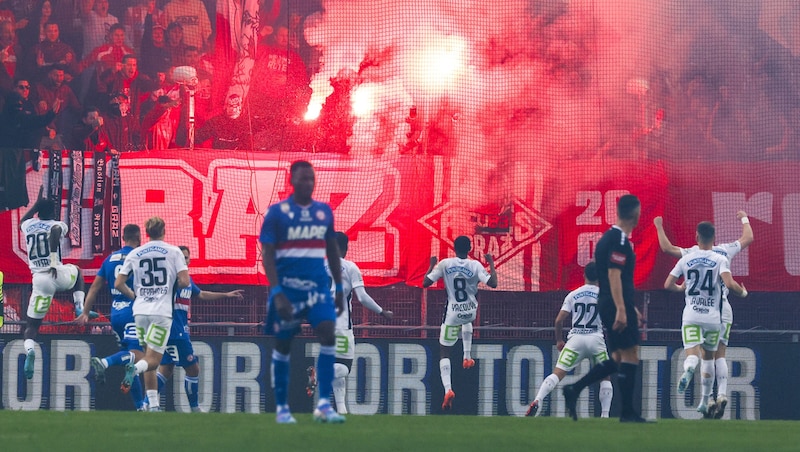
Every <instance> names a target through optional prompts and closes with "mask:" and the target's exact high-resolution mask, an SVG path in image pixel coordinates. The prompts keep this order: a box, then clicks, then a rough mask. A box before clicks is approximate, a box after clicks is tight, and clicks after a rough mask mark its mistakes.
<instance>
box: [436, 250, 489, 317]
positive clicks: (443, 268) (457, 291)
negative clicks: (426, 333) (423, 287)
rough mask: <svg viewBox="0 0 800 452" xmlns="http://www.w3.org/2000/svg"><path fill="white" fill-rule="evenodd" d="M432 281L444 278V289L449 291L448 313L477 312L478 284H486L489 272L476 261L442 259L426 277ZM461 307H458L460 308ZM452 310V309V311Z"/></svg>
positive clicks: (454, 258)
mask: <svg viewBox="0 0 800 452" xmlns="http://www.w3.org/2000/svg"><path fill="white" fill-rule="evenodd" d="M426 277H427V278H428V279H430V280H431V281H436V280H438V279H439V278H441V277H444V288H445V289H446V290H447V305H448V308H449V309H448V311H450V310H451V309H453V310H456V311H458V310H460V309H463V310H475V309H477V308H478V300H477V299H476V298H475V296H476V295H477V294H478V282H482V283H484V284H486V282H487V281H489V278H490V275H489V272H487V271H486V269H485V268H484V267H483V265H481V263H480V262H478V261H476V260H474V259H469V258H467V259H461V258H460V257H450V258H447V259H442V261H441V262H439V264H437V265H436V267H435V268H434V269H433V270H432V271H431V272H430V273H428V275H427V276H426ZM459 305H460V307H457V306H459ZM450 308H451V309H450Z"/></svg>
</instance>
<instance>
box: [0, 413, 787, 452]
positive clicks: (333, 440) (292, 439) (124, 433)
mask: <svg viewBox="0 0 800 452" xmlns="http://www.w3.org/2000/svg"><path fill="white" fill-rule="evenodd" d="M295 417H296V418H297V421H298V423H297V424H296V425H276V424H275V415H274V414H272V413H267V414H258V415H257V414H217V413H211V414H181V413H136V412H115V411H95V412H70V411H67V412H55V411H35V412H20V411H7V410H5V411H0V449H1V450H4V451H27V450H43V451H58V450H104V451H105V450H169V451H180V450H193V451H204V450H214V451H226V452H241V451H250V450H270V451H282V450H287V451H294V450H298V451H311V450H316V451H322V450H329V451H348V452H349V451H362V450H363V451H428V450H431V451H451V450H452V451H462V452H463V451H483V450H486V451H495V452H501V451H508V450H519V449H525V450H541V451H568V450H580V451H593V450H601V451H604V452H611V451H626V450H631V451H654V450H678V451H725V452H729V451H739V450H747V451H753V450H769V451H781V450H795V451H796V450H798V449H800V428H798V427H800V424H798V423H797V422H793V421H755V422H753V421H684V420H662V421H659V422H657V423H653V424H646V425H642V424H639V425H631V424H620V423H619V422H618V421H617V420H616V419H581V420H580V421H578V422H573V421H572V420H570V419H565V418H545V417H543V418H514V417H477V416H388V415H377V416H348V419H347V422H346V423H345V424H341V425H323V424H315V423H314V421H313V420H312V418H311V415H310V414H307V413H300V414H296V415H295Z"/></svg>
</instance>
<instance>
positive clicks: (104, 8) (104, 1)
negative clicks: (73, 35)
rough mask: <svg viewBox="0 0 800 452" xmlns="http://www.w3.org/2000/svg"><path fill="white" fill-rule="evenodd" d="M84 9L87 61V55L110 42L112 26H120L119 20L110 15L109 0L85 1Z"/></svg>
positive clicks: (84, 47) (84, 50)
mask: <svg viewBox="0 0 800 452" xmlns="http://www.w3.org/2000/svg"><path fill="white" fill-rule="evenodd" d="M92 5H93V7H92ZM86 6H88V8H86ZM84 8H85V9H86V12H85V13H84V15H83V16H82V19H81V21H82V22H81V24H82V27H83V56H84V59H85V58H86V56H87V55H89V54H90V53H92V50H94V49H96V48H98V47H100V46H102V45H103V44H106V43H108V42H110V36H109V32H111V26H112V25H114V24H118V23H119V19H117V18H116V17H114V16H112V15H111V14H109V13H108V0H85V1H84ZM123 32H124V29H123Z"/></svg>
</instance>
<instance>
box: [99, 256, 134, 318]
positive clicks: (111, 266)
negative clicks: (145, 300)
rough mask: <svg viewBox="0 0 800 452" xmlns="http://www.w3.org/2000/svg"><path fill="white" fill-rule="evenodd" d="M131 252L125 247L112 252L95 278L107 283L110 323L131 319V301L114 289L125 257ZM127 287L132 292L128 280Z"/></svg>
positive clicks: (131, 285)
mask: <svg viewBox="0 0 800 452" xmlns="http://www.w3.org/2000/svg"><path fill="white" fill-rule="evenodd" d="M131 251H133V247H130V246H125V247H123V248H122V249H119V250H117V251H114V252H113V253H111V254H109V255H108V257H106V258H105V259H104V260H103V264H102V265H101V266H100V270H98V271H97V276H101V277H102V278H103V279H105V280H106V282H107V283H108V287H109V288H110V290H111V321H112V322H113V321H114V320H115V319H117V318H118V317H119V318H122V317H125V318H128V319H132V318H133V300H130V299H128V298H127V297H126V296H125V295H122V292H120V291H119V290H117V289H115V288H114V281H115V280H116V279H117V275H118V274H119V272H120V270H122V264H123V263H125V257H126V256H127V255H128V254H129V253H130V252H131ZM128 287H130V288H131V290H133V281H132V279H131V278H128Z"/></svg>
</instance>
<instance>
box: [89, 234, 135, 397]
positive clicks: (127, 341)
mask: <svg viewBox="0 0 800 452" xmlns="http://www.w3.org/2000/svg"><path fill="white" fill-rule="evenodd" d="M122 241H123V242H124V244H125V246H123V247H122V249H119V250H117V251H114V252H113V253H111V254H109V255H108V257H106V258H105V260H104V261H103V264H102V265H101V266H100V270H99V271H98V272H97V276H95V278H94V282H93V283H92V285H91V287H89V292H88V293H87V294H86V304H85V307H84V310H83V312H82V313H81V314H80V315H78V318H77V319H76V321H77V323H78V324H80V325H85V324H86V322H88V321H89V318H90V310H91V309H92V306H94V302H95V300H96V299H97V296H98V295H99V293H100V291H101V290H103V288H104V287H106V284H107V285H108V288H109V290H110V291H111V299H112V302H111V328H112V329H113V330H114V334H115V335H116V336H117V343H118V344H119V347H120V351H119V352H117V353H115V354H113V355H110V356H106V357H105V358H98V357H96V356H93V357H92V360H91V364H92V368H93V369H94V377H95V380H97V381H98V382H100V383H101V384H102V383H105V381H106V376H105V374H106V369H107V368H108V367H109V366H125V365H127V364H128V363H130V362H136V360H137V359H139V358H141V357H142V356H144V352H143V351H142V346H141V345H140V344H139V340H138V339H137V338H136V323H135V322H134V319H133V299H131V298H128V297H126V296H125V295H123V294H122V293H121V292H120V291H119V290H117V289H115V288H114V287H113V284H114V281H115V280H116V279H117V272H119V270H120V269H121V268H122V264H123V263H124V262H125V257H126V256H127V255H128V254H130V252H131V251H133V249H134V248H137V247H139V246H140V245H141V244H142V232H141V230H140V229H139V226H138V225H135V224H126V225H125V227H123V228H122ZM126 283H127V285H128V287H129V288H131V287H132V284H133V281H132V279H131V278H128V279H127V282H126ZM130 394H131V398H132V399H133V403H134V405H135V406H136V409H137V410H138V411H145V410H146V409H147V404H146V403H145V402H144V394H143V392H142V383H141V381H140V378H139V377H138V376H136V377H135V378H134V379H133V381H132V382H131V391H130Z"/></svg>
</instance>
